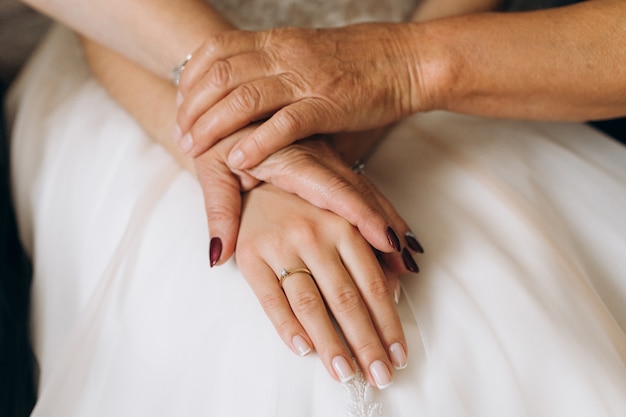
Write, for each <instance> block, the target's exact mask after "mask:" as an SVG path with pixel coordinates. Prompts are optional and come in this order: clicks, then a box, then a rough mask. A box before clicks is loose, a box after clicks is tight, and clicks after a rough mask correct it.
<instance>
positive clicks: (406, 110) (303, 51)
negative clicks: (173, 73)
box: [177, 23, 426, 168]
mask: <svg viewBox="0 0 626 417" xmlns="http://www.w3.org/2000/svg"><path fill="white" fill-rule="evenodd" d="M412 37H413V31H412V26H411V24H393V23H370V24H359V25H352V26H347V27H345V28H336V29H319V30H311V29H295V28H283V29H274V30H269V31H263V32H244V31H232V32H226V33H223V34H220V35H218V36H215V37H212V38H210V39H209V40H207V42H206V43H205V44H204V45H203V46H202V47H201V48H200V49H199V50H197V51H196V52H195V53H194V55H193V58H192V59H191V60H190V61H189V63H188V64H187V67H186V69H185V71H184V72H183V74H182V77H181V82H180V96H179V101H181V105H180V107H179V113H178V119H177V123H178V127H179V132H180V135H179V137H178V138H177V140H178V141H179V144H180V146H181V149H182V150H183V151H184V152H186V153H188V154H190V155H193V156H197V155H199V154H201V153H202V152H204V151H205V150H206V149H208V148H210V147H211V146H213V145H214V144H215V143H216V142H217V141H219V140H220V139H222V138H224V137H226V136H228V135H229V134H231V133H233V132H235V131H237V130H239V129H241V128H242V127H244V126H246V125H248V124H249V123H250V122H251V121H255V120H263V119H265V118H268V119H267V120H265V121H263V122H262V123H261V124H260V125H259V127H258V128H256V129H255V130H254V131H252V132H249V134H248V135H247V136H246V137H245V138H244V139H243V140H242V141H241V143H239V144H237V145H236V146H235V147H234V148H233V149H232V151H231V152H230V155H229V158H228V161H229V163H230V165H231V166H232V167H236V168H249V167H252V166H255V165H256V164H258V163H259V162H260V161H262V160H263V159H264V158H265V157H267V156H268V155H270V154H271V153H273V152H275V151H276V150H278V149H280V148H282V147H284V146H286V145H287V144H289V143H292V142H294V141H295V140H298V139H302V138H305V137H309V136H311V135H313V134H315V133H335V132H341V131H361V130H366V129H370V128H375V127H381V126H385V125H388V124H390V123H392V122H394V121H397V120H399V119H401V118H402V117H405V116H407V115H409V114H411V113H414V112H416V111H418V110H423V109H425V107H426V105H425V100H426V99H425V97H424V96H423V94H418V92H419V88H420V85H419V74H418V65H417V60H416V58H415V56H414V55H416V52H415V51H414V49H415V48H413V47H412Z"/></svg>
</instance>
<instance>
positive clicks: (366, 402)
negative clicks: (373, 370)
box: [341, 368, 383, 417]
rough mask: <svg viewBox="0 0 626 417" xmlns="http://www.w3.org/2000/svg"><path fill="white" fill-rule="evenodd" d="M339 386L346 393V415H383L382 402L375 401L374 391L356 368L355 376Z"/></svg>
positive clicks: (359, 416)
mask: <svg viewBox="0 0 626 417" xmlns="http://www.w3.org/2000/svg"><path fill="white" fill-rule="evenodd" d="M341 386H342V387H343V388H344V390H345V392H346V394H347V395H348V405H347V406H346V413H347V414H346V415H347V417H382V416H383V404H382V403H379V402H376V391H375V390H374V388H373V387H372V386H371V385H370V384H369V382H367V381H366V380H365V378H364V377H363V374H362V373H361V371H360V370H358V368H357V373H356V375H355V377H354V378H352V379H351V380H350V381H348V382H344V383H343V384H341Z"/></svg>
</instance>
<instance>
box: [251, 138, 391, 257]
mask: <svg viewBox="0 0 626 417" xmlns="http://www.w3.org/2000/svg"><path fill="white" fill-rule="evenodd" d="M292 149H293V150H292ZM329 160H330V159H329ZM249 172H250V173H251V174H252V175H253V176H255V177H256V178H258V179H259V180H261V181H266V182H270V183H272V184H273V185H274V186H276V187H278V188H281V189H283V190H284V191H287V192H290V193H292V194H296V195H298V196H299V197H301V198H303V199H304V200H307V201H308V202H309V203H311V204H313V205H314V206H316V207H319V208H322V209H326V210H329V211H332V212H333V213H335V214H337V215H339V216H341V217H343V218H344V219H346V220H347V221H348V222H349V223H350V224H352V225H354V226H356V227H357V228H358V229H359V232H360V233H361V234H362V235H363V237H364V238H365V240H367V241H368V242H369V243H370V244H371V245H372V246H373V247H375V248H376V249H378V250H380V251H382V252H391V251H398V250H400V246H399V239H398V237H397V234H396V233H395V232H394V231H393V229H392V228H391V227H390V224H389V221H388V219H387V218H386V215H385V214H384V212H383V210H382V209H381V208H380V206H379V205H378V202H377V200H376V199H373V198H370V196H369V195H366V194H363V193H362V192H361V191H360V190H358V189H357V188H356V187H355V186H353V184H352V183H351V182H350V181H348V180H347V179H346V178H345V177H342V176H340V175H338V174H337V173H336V172H335V171H333V170H332V169H330V168H328V167H326V166H324V165H322V164H321V163H320V162H319V161H318V160H316V159H315V158H311V157H309V156H308V154H303V152H300V150H299V149H297V148H290V149H287V150H286V151H285V152H283V153H281V154H279V155H276V156H272V159H271V160H268V161H264V162H263V164H261V165H259V166H258V167H256V168H254V169H252V170H250V171H249Z"/></svg>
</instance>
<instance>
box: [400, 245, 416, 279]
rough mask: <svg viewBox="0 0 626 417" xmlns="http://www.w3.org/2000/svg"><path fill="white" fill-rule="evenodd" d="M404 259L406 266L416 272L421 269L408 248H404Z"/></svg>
mask: <svg viewBox="0 0 626 417" xmlns="http://www.w3.org/2000/svg"><path fill="white" fill-rule="evenodd" d="M402 261H404V266H405V267H406V269H408V270H409V271H411V272H414V273H416V274H417V273H418V272H419V271H420V269H419V267H418V266H417V264H416V263H415V260H414V259H413V257H412V256H411V254H410V253H409V250H408V249H407V248H404V249H402Z"/></svg>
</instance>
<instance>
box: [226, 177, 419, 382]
mask: <svg viewBox="0 0 626 417" xmlns="http://www.w3.org/2000/svg"><path fill="white" fill-rule="evenodd" d="M244 201H245V203H244V207H243V213H242V218H241V220H242V221H241V227H240V231H239V237H238V241H237V250H236V260H237V264H238V266H239V269H240V270H241V272H242V274H243V275H244V277H245V278H246V280H247V281H248V282H249V284H250V286H251V287H252V289H253V291H254V292H255V294H256V296H257V297H258V299H259V301H260V303H261V305H262V307H263V309H264V310H265V312H266V313H267V315H268V317H269V318H270V320H271V321H272V323H273V324H274V326H275V328H276V330H277V331H278V333H279V335H280V336H281V338H282V339H283V341H284V342H285V343H286V344H287V346H289V347H290V348H291V349H292V350H293V351H294V352H295V353H296V354H298V355H301V356H304V355H306V354H308V353H309V352H310V351H313V350H315V351H316V352H317V354H318V355H319V357H320V359H321V360H322V361H323V363H324V365H325V367H326V368H327V369H328V372H329V373H330V374H331V375H332V376H333V377H334V378H335V379H337V380H339V381H347V380H349V379H350V378H352V376H353V375H354V373H355V368H354V364H353V361H352V358H353V357H354V358H355V359H356V362H357V364H358V366H359V367H360V369H361V370H362V371H363V373H364V375H366V377H367V378H368V379H369V381H370V382H371V383H372V384H374V385H375V386H378V387H379V388H385V387H387V386H388V385H389V384H391V381H392V375H393V370H394V368H395V369H401V368H403V367H405V366H406V364H407V357H406V352H407V347H406V340H405V337H404V333H403V331H402V326H401V323H400V319H399V317H398V314H397V312H396V308H395V303H394V297H393V289H392V287H391V285H390V284H389V280H388V278H393V280H395V281H397V274H396V273H392V272H390V271H388V270H387V271H383V269H382V268H381V265H380V264H379V262H378V260H377V258H376V255H375V253H374V252H373V251H372V249H371V247H370V245H369V244H368V243H367V242H366V241H365V240H364V239H363V237H362V236H361V235H360V233H359V232H358V231H357V230H356V229H355V228H354V227H353V226H352V225H351V224H350V223H348V222H347V221H346V220H344V219H343V218H341V217H339V216H337V215H336V214H334V213H331V212H329V211H327V210H322V209H319V208H317V207H314V206H312V205H311V204H309V203H308V202H306V201H304V200H303V199H301V198H300V197H298V196H296V195H293V194H291V193H287V192H284V191H282V190H279V189H277V188H276V187H274V186H272V185H270V184H263V185H260V186H259V187H257V188H255V189H254V190H252V191H250V192H249V193H247V194H246V195H245V197H244ZM283 269H285V270H286V271H294V270H297V269H301V270H300V272H297V271H296V272H295V273H293V274H291V275H288V276H287V277H286V278H284V279H283V280H282V282H281V280H280V277H281V270H283ZM305 269H308V270H309V271H310V274H309V273H308V272H307V271H306V270H305ZM302 271H304V272H302ZM385 272H386V273H387V277H386V275H385ZM281 284H282V285H281ZM333 319H334V320H336V323H337V324H338V328H339V330H337V329H336V327H335V326H334V324H333ZM342 338H344V339H345V342H346V344H344V343H343V342H342Z"/></svg>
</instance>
